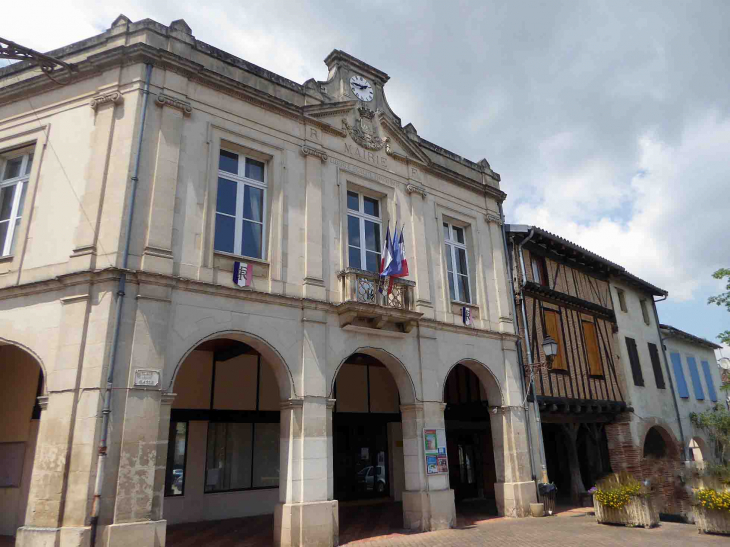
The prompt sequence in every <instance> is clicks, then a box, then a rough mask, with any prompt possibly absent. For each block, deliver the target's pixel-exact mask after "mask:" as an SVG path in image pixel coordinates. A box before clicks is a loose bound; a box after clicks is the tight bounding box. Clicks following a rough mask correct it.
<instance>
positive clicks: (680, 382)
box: [669, 352, 689, 399]
mask: <svg viewBox="0 0 730 547" xmlns="http://www.w3.org/2000/svg"><path fill="white" fill-rule="evenodd" d="M669 357H670V359H671V360H672V368H673V369H674V379H675V380H677V393H679V396H680V397H681V398H682V399H689V390H688V389H687V380H686V379H685V377H684V370H683V369H682V356H681V355H680V354H679V353H676V352H672V353H671V354H670V355H669Z"/></svg>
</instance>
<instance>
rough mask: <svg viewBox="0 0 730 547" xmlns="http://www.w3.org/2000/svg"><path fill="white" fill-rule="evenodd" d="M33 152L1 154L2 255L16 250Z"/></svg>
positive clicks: (0, 224) (0, 250) (0, 232)
mask: <svg viewBox="0 0 730 547" xmlns="http://www.w3.org/2000/svg"><path fill="white" fill-rule="evenodd" d="M32 165H33V154H16V155H8V156H4V157H2V156H0V256H9V255H12V254H13V252H14V251H15V242H16V240H17V238H18V237H17V232H18V229H19V227H20V221H21V220H22V215H23V205H24V203H25V194H26V192H27V189H28V180H29V178H30V169H31V166H32Z"/></svg>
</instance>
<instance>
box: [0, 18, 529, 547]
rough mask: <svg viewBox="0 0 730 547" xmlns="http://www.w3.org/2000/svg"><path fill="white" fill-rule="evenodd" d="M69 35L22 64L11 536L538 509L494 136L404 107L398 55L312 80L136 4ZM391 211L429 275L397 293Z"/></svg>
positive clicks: (74, 536)
mask: <svg viewBox="0 0 730 547" xmlns="http://www.w3.org/2000/svg"><path fill="white" fill-rule="evenodd" d="M52 55H55V56H56V57H59V58H62V59H63V60H64V61H66V62H69V63H73V64H74V65H75V66H76V69H77V70H76V72H75V73H74V77H73V80H72V82H71V83H69V84H68V85H65V86H58V85H56V84H55V83H53V82H52V81H50V80H49V79H47V78H46V77H45V76H44V75H42V74H41V73H40V71H39V70H38V69H37V68H33V67H31V66H30V65H29V64H28V63H18V64H14V65H11V66H8V67H6V68H4V69H2V70H0V192H2V193H1V194H0V203H1V204H2V206H1V207H0V246H1V247H0V255H1V256H0V367H1V368H0V371H1V373H2V378H3V382H2V384H0V412H1V413H2V418H1V419H0V447H1V448H0V457H1V458H2V460H1V461H2V462H3V466H4V467H5V470H4V471H3V476H2V481H3V484H2V486H3V488H2V492H0V526H1V528H0V535H1V534H6V535H12V534H14V533H15V531H16V529H17V530H18V531H17V545H22V546H30V545H58V546H70V545H74V546H76V545H89V542H90V540H91V538H92V537H93V538H94V544H95V545H105V546H128V545H136V546H139V547H147V546H149V547H152V546H156V545H164V541H165V533H166V526H167V525H168V524H174V523H181V522H195V521H204V520H213V519H223V518H230V517H238V516H245V515H255V514H265V513H273V514H274V515H275V525H274V530H273V532H272V533H273V535H274V538H275V541H276V543H277V544H280V545H304V544H306V545H333V544H336V543H337V534H338V501H339V500H350V499H360V498H376V497H391V498H392V499H394V500H401V501H402V504H403V522H404V527H406V528H410V529H414V530H433V529H438V528H442V527H448V526H450V525H452V524H453V523H454V519H455V498H456V499H461V498H469V497H492V498H494V499H495V500H496V504H497V507H498V509H499V512H500V513H501V514H504V515H509V516H521V515H524V514H525V513H526V508H527V507H528V506H529V502H531V501H535V495H536V494H535V484H534V482H533V476H534V473H533V469H532V468H531V466H532V464H531V460H532V458H531V457H530V448H529V439H528V435H527V433H526V430H527V422H526V416H525V411H524V409H523V407H522V406H521V405H522V401H523V393H524V388H523V386H522V381H523V380H522V375H521V374H520V372H519V367H518V363H517V349H516V341H517V336H516V335H515V328H514V321H513V307H512V305H513V303H512V301H511V298H510V290H509V277H508V274H507V267H506V262H505V257H506V254H505V246H504V239H503V234H502V225H501V222H500V218H501V203H502V201H503V200H504V198H505V194H504V193H503V192H502V191H501V190H500V188H499V180H500V178H499V175H498V174H496V173H495V172H493V171H492V170H491V168H490V167H489V164H488V163H487V161H486V160H482V161H480V162H479V163H473V162H471V161H469V160H466V159H464V158H462V157H461V156H458V155H456V154H454V153H452V152H449V151H448V150H445V149H443V148H441V147H439V146H438V145H436V144H433V143H431V142H429V141H427V140H425V139H423V138H421V137H420V136H419V135H418V134H417V132H416V129H415V128H414V127H413V126H412V125H410V124H408V125H406V126H405V127H403V126H402V123H401V120H400V118H399V117H398V116H397V115H396V114H395V113H394V112H393V111H392V110H391V108H390V106H389V105H388V102H387V100H386V97H385V94H384V88H385V85H386V83H387V81H388V75H387V74H385V73H384V72H382V71H380V70H378V69H376V68H374V67H371V66H369V65H367V64H365V63H364V62H362V61H360V60H358V59H355V58H353V57H351V56H350V55H348V54H346V53H344V52H342V51H338V50H334V51H333V52H332V53H331V54H330V55H328V56H327V58H326V59H325V63H326V65H327V69H328V75H327V79H326V80H324V81H317V80H314V79H311V80H308V81H307V82H305V83H304V84H303V85H300V84H297V83H294V82H292V81H289V80H287V79H286V78H283V77H281V76H278V75H276V74H273V73H271V72H269V71H267V70H265V69H262V68H260V67H258V66H255V65H252V64H250V63H248V62H246V61H244V60H242V59H239V58H236V57H234V56H232V55H230V54H228V53H225V52H223V51H220V50H218V49H216V48H214V47H212V46H210V45H208V44H205V43H202V42H200V41H198V40H196V39H195V38H194V36H193V35H192V32H191V29H190V28H189V27H188V26H187V24H186V23H185V22H184V21H175V22H173V23H171V24H170V25H169V26H164V25H161V24H159V23H156V22H154V21H151V20H143V21H139V22H136V23H132V22H131V21H129V20H128V19H127V18H126V17H124V16H120V17H119V18H117V19H116V20H115V21H114V22H113V24H112V26H111V28H110V29H108V30H107V31H106V32H104V33H103V34H100V35H98V36H95V37H93V38H90V39H88V40H84V41H82V42H78V43H76V44H73V45H70V46H67V47H65V48H63V49H61V50H58V51H56V52H52ZM147 88H148V89H149V93H145V89H147ZM145 99H148V100H145ZM395 226H398V229H399V230H400V229H401V227H403V233H404V234H405V247H406V253H407V258H408V265H409V269H410V275H409V276H408V277H407V278H401V279H397V280H396V281H395V283H394V286H393V292H392V293H391V294H387V292H386V293H385V294H381V293H380V292H379V291H378V290H377V289H378V278H377V274H376V272H377V269H378V263H379V261H380V259H381V256H382V251H383V249H381V241H382V239H383V236H384V233H385V232H386V231H387V230H388V228H389V227H390V229H391V231H392V229H393V228H394V227H395ZM127 251H128V252H127ZM236 263H242V264H241V268H243V269H245V270H246V272H245V273H242V275H241V278H242V279H243V280H244V281H243V282H242V283H241V284H242V285H244V286H243V287H241V286H239V284H236V283H234V281H233V271H234V268H235V267H236ZM120 280H121V283H120ZM247 281H250V283H248V284H247ZM463 309H466V310H469V311H470V313H471V318H472V324H471V325H470V326H466V325H465V324H464V322H463V320H462V310H463ZM118 314H119V315H118ZM112 364H113V386H112V389H111V390H110V391H109V393H110V399H109V401H110V413H107V412H105V411H104V409H105V403H104V401H105V397H106V395H107V375H108V373H109V369H110V368H112V367H111V365H112ZM104 416H106V417H108V418H109V420H108V426H106V425H105V419H104ZM444 428H445V437H446V445H447V446H446V447H447V448H448V451H447V453H448V472H441V471H445V470H446V462H442V461H441V459H440V458H439V459H438V461H437V460H436V457H435V456H434V462H437V464H438V465H437V464H436V463H433V465H432V462H431V461H430V460H427V458H426V456H427V454H426V452H425V451H426V450H427V446H428V443H424V429H426V430H428V429H435V430H437V432H438V430H441V429H444ZM438 436H439V433H437V434H436V435H435V436H434V439H436V438H437V437H438ZM104 440H105V441H106V447H107V448H106V455H105V456H102V457H101V458H99V457H98V452H99V448H98V447H99V445H100V442H102V441H104ZM438 442H439V443H440V444H439V448H441V446H442V445H443V444H444V443H443V438H441V440H439V441H438ZM434 446H436V445H435V444H434V445H433V446H432V447H431V448H433V447H434ZM431 448H428V450H430V449H431ZM427 462H429V464H428V465H426V463H427Z"/></svg>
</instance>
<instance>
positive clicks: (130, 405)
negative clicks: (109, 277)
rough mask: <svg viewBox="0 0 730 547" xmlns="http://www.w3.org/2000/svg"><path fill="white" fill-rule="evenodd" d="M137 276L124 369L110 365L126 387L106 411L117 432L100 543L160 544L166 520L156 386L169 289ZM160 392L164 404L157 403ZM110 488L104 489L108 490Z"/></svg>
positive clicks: (165, 419)
mask: <svg viewBox="0 0 730 547" xmlns="http://www.w3.org/2000/svg"><path fill="white" fill-rule="evenodd" d="M138 279H139V280H140V282H141V283H140V285H139V289H138V294H137V297H136V300H137V309H136V310H135V320H134V334H133V337H132V348H131V350H132V351H131V357H130V360H129V365H128V368H127V369H126V370H125V366H124V365H125V364H126V363H124V362H123V361H122V360H120V361H119V362H118V363H117V366H118V367H119V368H118V369H117V371H116V372H117V373H118V377H119V378H120V379H121V378H124V384H122V385H123V386H124V387H125V388H126V390H125V391H122V390H118V394H117V395H118V397H120V398H124V403H123V404H119V405H116V406H115V405H114V403H113V408H118V409H122V408H123V409H124V410H123V412H118V413H117V414H116V415H115V414H114V413H112V420H113V422H112V425H111V428H115V427H116V428H121V429H122V436H121V444H120V445H119V448H118V450H119V472H118V474H117V477H116V497H115V499H114V511H113V522H112V524H110V525H109V526H107V527H106V530H105V543H104V546H105V547H117V546H119V547H123V546H124V547H126V546H129V545H138V546H140V547H143V546H144V547H146V546H154V545H164V538H165V529H166V521H165V520H162V519H161V516H162V515H161V513H162V511H161V508H162V503H161V502H160V498H161V497H162V496H163V492H162V490H163V489H164V468H165V457H166V455H167V436H168V429H166V426H169V422H170V415H169V413H170V406H169V405H170V404H171V401H170V398H169V396H167V394H164V395H163V393H162V391H161V383H162V382H161V379H162V369H163V357H164V354H165V343H164V341H165V340H166V337H167V329H168V322H167V321H168V317H169V306H170V292H169V291H170V289H169V288H167V287H162V286H156V285H151V284H144V283H143V280H144V276H143V275H142V274H140V276H139V278H138ZM129 292H131V291H129ZM127 298H128V299H129V297H127ZM130 304H131V303H130ZM125 373H126V374H127V376H126V378H125V377H124V374H125ZM118 383H120V384H121V382H118ZM163 397H164V399H165V400H164V402H165V403H166V404H162V403H163ZM115 448H116V447H115ZM112 456H113V455H112ZM110 458H111V456H110ZM112 461H113V460H112ZM107 465H109V464H107ZM112 492H113V491H112V490H111V489H110V490H109V495H111V493H112Z"/></svg>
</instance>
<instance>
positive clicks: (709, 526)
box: [694, 506, 730, 535]
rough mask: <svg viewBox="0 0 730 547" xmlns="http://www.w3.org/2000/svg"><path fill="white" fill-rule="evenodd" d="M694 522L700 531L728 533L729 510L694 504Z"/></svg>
mask: <svg viewBox="0 0 730 547" xmlns="http://www.w3.org/2000/svg"><path fill="white" fill-rule="evenodd" d="M694 509H695V523H696V524H697V528H698V529H699V531H700V533H704V534H725V535H730V512H728V511H720V510H718V509H705V508H704V507H699V506H696V507H695V508H694Z"/></svg>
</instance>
